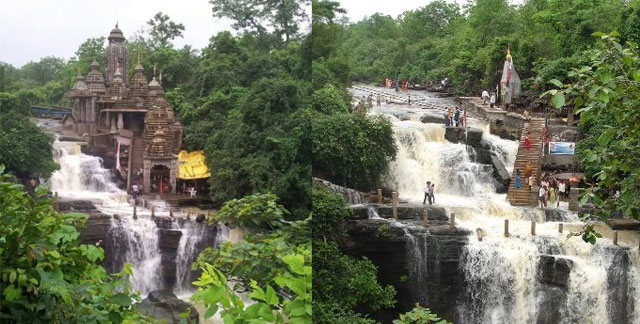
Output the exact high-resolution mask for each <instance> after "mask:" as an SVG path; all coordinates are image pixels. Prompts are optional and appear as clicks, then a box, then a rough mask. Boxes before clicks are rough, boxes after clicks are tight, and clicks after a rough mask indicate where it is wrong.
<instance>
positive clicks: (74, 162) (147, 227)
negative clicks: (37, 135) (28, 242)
mask: <svg viewBox="0 0 640 324" xmlns="http://www.w3.org/2000/svg"><path fill="white" fill-rule="evenodd" d="M53 150H54V156H55V159H56V161H57V162H58V163H59V164H60V170H58V171H56V172H54V174H53V175H52V176H51V178H50V180H49V186H50V188H51V191H53V192H58V195H59V197H60V198H61V199H71V200H90V201H91V202H93V203H94V205H95V206H96V208H97V209H98V210H99V211H100V212H101V213H102V214H106V215H111V216H113V215H117V217H113V218H112V219H111V227H110V229H109V233H107V237H108V238H107V242H103V244H102V245H103V246H104V247H105V250H107V249H108V250H109V251H108V253H109V254H110V255H109V256H107V257H108V259H109V260H108V261H109V262H108V263H109V265H110V266H109V267H107V268H108V269H107V270H108V271H112V272H113V271H115V272H118V271H120V270H122V266H123V264H124V263H125V262H128V263H131V264H132V265H133V275H134V276H133V278H131V282H132V284H133V286H134V288H135V289H136V290H138V291H140V293H141V295H142V296H143V297H145V296H146V295H147V294H148V293H149V292H151V291H153V290H158V289H163V288H165V286H166V285H165V280H164V279H163V275H166V273H165V272H167V270H166V269H164V268H163V267H164V264H167V262H163V257H164V258H170V259H173V258H174V259H175V277H176V283H175V288H174V290H175V291H176V293H179V294H181V295H190V293H191V292H192V291H193V289H192V287H191V286H190V282H191V281H192V280H194V279H195V278H193V276H192V273H191V263H192V262H193V261H194V260H195V259H196V258H197V253H199V251H200V250H202V249H203V248H204V247H206V246H214V245H215V244H217V242H219V241H221V240H223V239H224V237H223V236H222V235H224V234H225V233H226V231H220V230H216V236H215V237H214V238H212V237H210V236H211V235H209V234H208V231H207V226H205V224H197V223H195V222H194V221H193V218H192V220H191V221H178V220H177V219H178V218H182V217H184V216H186V215H183V214H182V213H180V212H175V213H174V216H175V219H172V218H170V217H168V216H169V206H167V205H166V204H165V203H164V202H163V201H153V202H151V201H150V202H149V204H150V206H151V205H152V206H155V211H154V213H155V216H157V218H156V220H154V219H152V217H151V210H149V209H147V208H143V207H142V206H138V207H137V210H136V214H137V216H138V219H133V205H132V204H131V203H129V202H128V201H127V193H126V192H125V191H123V190H121V189H119V188H118V186H117V184H116V183H115V182H114V179H113V178H112V176H111V173H110V171H109V170H107V169H104V168H103V166H102V160H101V159H100V158H99V157H95V156H90V155H86V154H83V153H82V152H81V147H80V144H79V143H74V142H59V141H56V142H54V144H53ZM159 219H161V220H159ZM158 222H160V224H162V226H161V227H159V223H158ZM163 234H165V235H167V236H168V237H172V236H175V235H180V241H179V242H178V244H177V245H178V246H177V251H175V252H163V246H162V244H161V235H163ZM169 234H171V235H169ZM165 250H166V249H165ZM174 254H175V255H174ZM172 262H173V261H170V262H168V264H172ZM169 271H170V270H169Z"/></svg>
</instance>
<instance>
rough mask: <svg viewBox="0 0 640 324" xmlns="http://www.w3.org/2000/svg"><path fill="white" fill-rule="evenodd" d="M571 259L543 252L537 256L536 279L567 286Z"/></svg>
mask: <svg viewBox="0 0 640 324" xmlns="http://www.w3.org/2000/svg"><path fill="white" fill-rule="evenodd" d="M571 268H573V261H571V260H570V259H567V258H563V257H559V256H553V255H546V254H543V255H541V256H540V257H538V281H539V282H541V283H545V284H550V285H555V286H559V287H567V281H568V280H569V273H570V272H571Z"/></svg>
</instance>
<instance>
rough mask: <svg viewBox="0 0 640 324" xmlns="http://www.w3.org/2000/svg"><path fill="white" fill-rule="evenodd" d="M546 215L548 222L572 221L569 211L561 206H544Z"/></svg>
mask: <svg viewBox="0 0 640 324" xmlns="http://www.w3.org/2000/svg"><path fill="white" fill-rule="evenodd" d="M543 211H544V217H545V220H546V221H547V222H566V221H571V219H570V218H569V213H568V212H567V211H566V210H564V209H559V208H553V207H550V208H544V209H543Z"/></svg>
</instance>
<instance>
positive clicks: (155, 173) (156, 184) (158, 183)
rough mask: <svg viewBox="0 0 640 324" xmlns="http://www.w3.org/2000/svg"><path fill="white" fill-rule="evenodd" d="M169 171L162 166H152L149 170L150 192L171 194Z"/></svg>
mask: <svg viewBox="0 0 640 324" xmlns="http://www.w3.org/2000/svg"><path fill="white" fill-rule="evenodd" d="M169 172H170V170H169V168H168V167H166V166H164V165H154V166H153V168H151V192H152V193H158V194H163V193H167V192H171V189H172V188H171V182H170V180H171V178H170V173H169Z"/></svg>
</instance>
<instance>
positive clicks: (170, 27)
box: [147, 11, 184, 49]
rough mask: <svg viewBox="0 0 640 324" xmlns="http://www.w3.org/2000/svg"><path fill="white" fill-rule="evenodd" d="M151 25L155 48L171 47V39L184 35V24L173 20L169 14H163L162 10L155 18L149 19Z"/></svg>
mask: <svg viewBox="0 0 640 324" xmlns="http://www.w3.org/2000/svg"><path fill="white" fill-rule="evenodd" d="M147 25H149V34H150V35H151V44H152V45H153V47H154V48H156V49H157V48H165V47H170V46H171V43H170V41H172V40H174V39H175V38H177V37H182V32H183V31H184V25H183V24H180V23H175V22H173V21H171V19H170V18H169V15H166V14H163V13H162V11H159V12H158V13H156V15H155V16H153V18H151V19H149V21H147Z"/></svg>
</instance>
